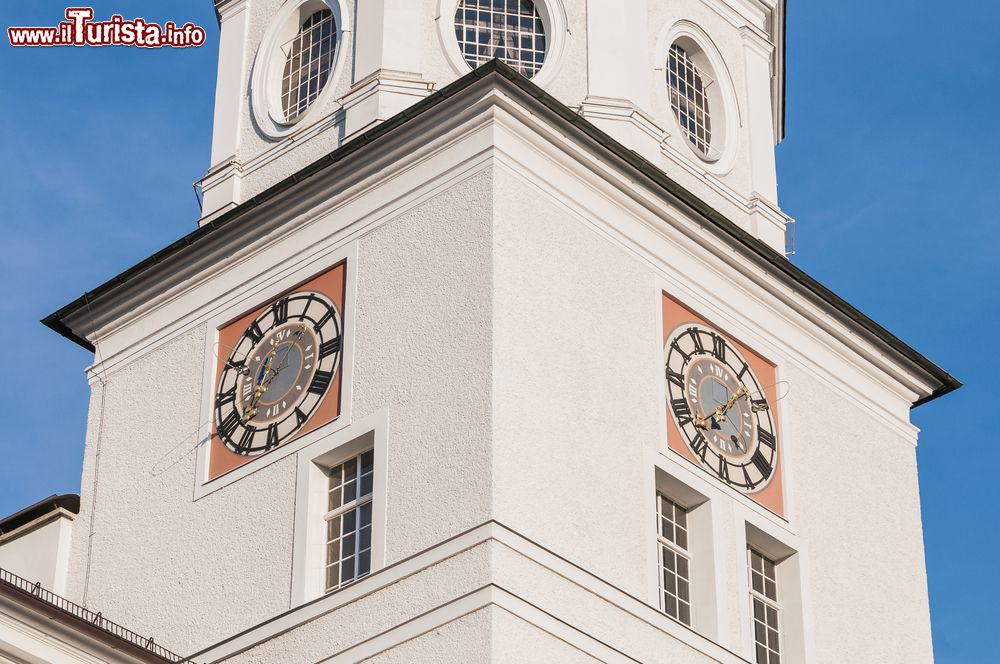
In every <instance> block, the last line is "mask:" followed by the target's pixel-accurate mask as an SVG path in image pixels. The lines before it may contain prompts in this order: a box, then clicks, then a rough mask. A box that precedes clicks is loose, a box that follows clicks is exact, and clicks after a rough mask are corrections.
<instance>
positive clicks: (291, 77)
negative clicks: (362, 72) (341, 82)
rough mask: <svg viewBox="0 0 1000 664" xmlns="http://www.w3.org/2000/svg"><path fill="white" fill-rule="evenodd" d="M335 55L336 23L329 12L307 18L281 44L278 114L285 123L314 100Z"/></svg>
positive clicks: (295, 116)
mask: <svg viewBox="0 0 1000 664" xmlns="http://www.w3.org/2000/svg"><path fill="white" fill-rule="evenodd" d="M336 52H337V24H336V21H334V18H333V12H331V11H330V10H329V9H321V10H319V11H318V12H315V13H313V14H311V15H309V17H308V18H306V20H305V21H303V22H302V25H301V26H300V27H299V31H298V33H297V34H296V35H295V36H294V37H292V38H291V39H289V40H288V41H287V42H286V43H284V44H282V45H281V53H282V55H283V56H284V60H285V66H284V71H283V72H282V76H281V111H282V115H283V116H284V119H285V121H286V122H294V121H295V120H297V119H298V118H299V116H301V115H302V114H303V113H305V111H306V109H308V108H309V106H310V105H312V103H313V102H314V101H316V98H317V97H318V96H319V93H320V92H321V91H322V90H323V87H324V86H325V85H326V83H327V81H328V80H329V78H330V72H331V71H332V70H333V60H334V55H335V54H336Z"/></svg>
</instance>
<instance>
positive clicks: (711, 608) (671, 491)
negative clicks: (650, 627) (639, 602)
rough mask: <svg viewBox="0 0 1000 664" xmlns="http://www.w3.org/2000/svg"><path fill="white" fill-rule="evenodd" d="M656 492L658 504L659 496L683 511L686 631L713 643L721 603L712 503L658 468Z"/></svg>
mask: <svg viewBox="0 0 1000 664" xmlns="http://www.w3.org/2000/svg"><path fill="white" fill-rule="evenodd" d="M655 483H656V492H655V494H654V499H655V500H656V501H659V496H660V495H663V496H664V497H665V498H667V499H668V500H670V501H672V502H674V503H676V504H677V505H679V506H680V507H681V508H683V509H685V510H687V535H688V542H687V549H686V553H687V555H688V556H689V559H690V573H689V578H690V587H691V589H690V601H691V624H690V627H691V629H693V630H694V631H696V632H698V633H699V634H701V635H702V636H705V637H707V638H709V639H712V640H713V641H715V640H717V639H718V635H719V616H718V610H719V607H720V606H721V601H720V599H719V597H718V592H719V585H718V583H717V581H716V575H717V573H718V570H719V569H721V568H720V567H719V565H718V564H717V560H716V542H717V541H718V538H717V537H716V534H715V532H714V528H713V522H714V521H715V519H713V517H712V509H713V503H712V502H711V501H710V500H709V499H708V497H707V496H706V495H704V494H703V493H701V492H699V491H696V490H695V489H693V488H691V487H690V486H689V485H688V484H685V483H684V482H681V481H680V480H679V479H677V478H676V477H675V476H673V475H671V474H668V473H667V472H665V471H664V470H663V469H661V468H656V470H655ZM652 507H653V509H652V514H654V515H656V518H657V521H658V519H659V516H658V505H656V504H654V505H653V506H652ZM659 528H660V524H659V523H658V522H657V523H656V526H655V531H654V537H653V541H654V542H655V543H656V547H657V552H656V555H655V557H654V558H653V560H654V561H655V563H656V577H655V578H656V583H655V586H654V588H653V590H654V592H655V593H656V600H655V606H657V607H661V608H662V606H661V602H662V598H661V597H660V594H661V590H660V586H661V583H662V581H661V578H660V576H661V570H660V552H659V547H660V546H661V545H660V541H659V540H660V537H659V532H660V530H659Z"/></svg>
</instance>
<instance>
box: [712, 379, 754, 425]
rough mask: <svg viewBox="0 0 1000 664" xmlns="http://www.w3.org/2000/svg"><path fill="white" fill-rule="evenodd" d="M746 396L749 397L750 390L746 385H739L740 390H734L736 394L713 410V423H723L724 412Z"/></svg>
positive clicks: (724, 419)
mask: <svg viewBox="0 0 1000 664" xmlns="http://www.w3.org/2000/svg"><path fill="white" fill-rule="evenodd" d="M747 396H750V390H748V389H747V386H746V385H741V386H740V389H738V390H736V393H735V394H733V396H732V397H731V398H730V399H729V400H728V401H726V403H724V404H721V405H720V406H719V407H718V408H716V409H715V421H716V422H725V421H726V412H727V411H728V410H729V409H730V408H732V407H733V404H734V403H736V402H737V401H739V400H740V399H742V398H743V397H747Z"/></svg>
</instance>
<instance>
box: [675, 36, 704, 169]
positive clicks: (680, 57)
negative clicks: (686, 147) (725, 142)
mask: <svg viewBox="0 0 1000 664" xmlns="http://www.w3.org/2000/svg"><path fill="white" fill-rule="evenodd" d="M707 80H708V81H710V80H711V79H709V78H708V77H707V76H705V74H704V72H702V71H701V70H699V69H698V67H696V66H695V64H694V62H692V60H691V58H690V57H689V56H688V54H687V51H685V50H684V49H683V48H681V47H680V46H678V45H677V44H674V45H673V46H671V47H670V56H669V60H668V62H667V83H668V86H669V87H670V106H671V108H673V109H674V115H676V116H677V121H678V122H679V123H680V125H681V129H682V130H683V131H684V134H685V135H686V136H687V138H688V140H689V141H690V142H691V144H692V145H693V146H694V147H695V148H697V150H698V151H699V152H701V153H702V154H703V155H705V156H708V154H709V148H710V147H711V145H712V119H711V116H710V114H709V108H708V96H707V94H706V93H705V88H706V87H708V86H707V83H706V81H707Z"/></svg>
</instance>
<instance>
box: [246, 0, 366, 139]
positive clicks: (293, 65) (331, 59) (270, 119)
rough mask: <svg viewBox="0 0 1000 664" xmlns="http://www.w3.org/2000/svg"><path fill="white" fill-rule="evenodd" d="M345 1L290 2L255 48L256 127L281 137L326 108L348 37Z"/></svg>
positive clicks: (252, 89) (275, 17) (252, 85)
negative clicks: (344, 22) (345, 25)
mask: <svg viewBox="0 0 1000 664" xmlns="http://www.w3.org/2000/svg"><path fill="white" fill-rule="evenodd" d="M342 5H343V2H342V0H288V1H287V2H285V4H283V5H282V6H281V8H280V9H279V10H278V12H277V14H276V15H275V16H274V18H273V19H272V21H271V25H270V26H269V27H268V29H267V31H266V32H265V34H264V39H263V40H262V41H261V45H260V48H259V49H258V50H257V57H256V60H255V61H254V69H253V76H252V79H251V82H250V86H251V87H250V96H251V102H252V106H253V112H254V117H255V119H256V121H257V122H256V124H257V127H258V128H259V129H260V130H261V131H262V132H263V133H264V134H266V135H267V136H269V137H271V138H275V139H277V138H281V137H283V136H286V135H288V134H289V133H291V132H293V131H295V130H296V127H300V126H305V125H306V124H307V120H306V119H307V116H311V115H313V111H314V110H316V109H320V108H327V109H328V110H329V106H330V105H329V104H328V103H326V102H325V101H324V100H325V99H326V98H327V97H329V95H330V94H331V91H332V89H333V88H334V87H335V83H336V81H337V80H338V78H339V74H338V72H339V71H340V69H341V65H342V60H343V57H342V52H343V51H344V50H345V44H344V39H345V38H346V36H347V35H349V34H350V33H347V32H344V29H343V28H344V25H343V21H344V16H345V14H344V11H345V10H344V7H343V6H342Z"/></svg>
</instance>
